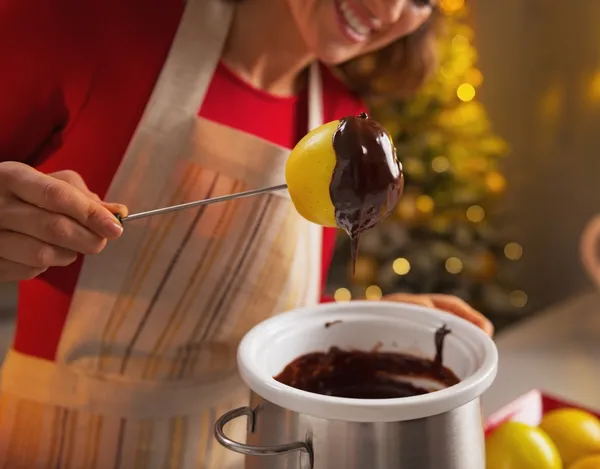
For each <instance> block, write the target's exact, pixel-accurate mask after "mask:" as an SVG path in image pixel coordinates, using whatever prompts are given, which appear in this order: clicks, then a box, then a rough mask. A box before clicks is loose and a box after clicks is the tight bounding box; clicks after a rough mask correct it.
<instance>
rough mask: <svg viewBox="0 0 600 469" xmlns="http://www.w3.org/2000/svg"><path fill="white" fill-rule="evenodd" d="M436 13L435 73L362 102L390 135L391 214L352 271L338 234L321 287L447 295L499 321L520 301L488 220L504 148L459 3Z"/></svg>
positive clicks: (506, 250) (374, 294) (520, 308)
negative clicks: (399, 93)
mask: <svg viewBox="0 0 600 469" xmlns="http://www.w3.org/2000/svg"><path fill="white" fill-rule="evenodd" d="M440 10H441V11H442V13H443V14H444V16H445V18H444V28H443V29H442V30H441V31H440V34H439V36H438V49H439V52H438V55H439V64H440V67H439V69H438V72H437V73H436V75H435V76H434V77H433V78H432V79H431V80H429V81H428V83H427V84H426V85H425V87H424V88H423V89H422V90H421V91H420V92H419V93H418V94H417V95H415V96H413V97H411V98H410V99H406V100H402V101H392V102H390V101H389V100H387V101H385V102H383V103H382V102H371V103H369V104H370V109H371V114H372V117H373V118H374V119H376V120H378V121H379V122H381V123H382V124H383V125H384V126H385V127H386V128H387V129H388V130H389V131H390V133H391V135H392V137H393V138H394V141H395V144H396V148H397V150H398V156H399V158H400V161H401V162H402V164H403V168H404V175H405V192H404V195H403V196H402V198H401V199H400V201H399V203H398V205H397V209H396V212H395V213H394V214H393V215H392V216H390V217H389V218H388V219H387V220H386V221H385V222H383V223H382V224H380V225H379V226H378V227H376V228H374V229H372V230H370V231H368V232H366V233H364V234H363V236H362V238H361V245H360V253H359V258H358V261H357V264H356V272H355V274H354V275H352V272H351V267H350V259H349V253H350V248H349V246H348V239H347V236H346V235H345V234H341V235H340V238H339V242H338V248H337V250H336V254H335V257H334V262H333V268H332V272H331V275H330V279H329V286H330V289H331V293H332V294H333V295H334V297H335V298H336V300H337V301H344V300H348V299H350V298H364V297H367V298H369V299H378V298H380V297H381V296H382V295H383V294H387V293H393V292H409V293H447V294H453V295H457V296H459V297H461V298H463V299H464V300H466V301H467V302H469V303H470V304H472V305H473V306H474V307H475V308H477V309H478V310H480V311H482V312H483V313H484V314H486V315H487V316H488V317H490V318H491V319H492V320H493V321H494V323H495V324H496V327H497V328H498V327H500V328H501V327H502V326H503V325H505V324H506V323H510V322H512V321H513V320H515V319H516V318H517V317H520V316H521V315H522V314H523V313H524V311H525V308H526V304H527V295H526V294H525V292H523V291H521V290H519V289H518V288H517V286H516V285H514V284H513V279H514V273H515V269H516V267H517V266H516V263H517V261H518V260H519V259H520V258H521V256H522V248H521V246H520V245H519V244H518V243H517V242H515V241H514V240H511V239H510V238H507V233H505V232H503V231H502V230H500V229H499V227H500V226H501V225H502V224H501V221H500V219H499V217H498V216H494V217H490V215H491V214H492V213H494V212H495V211H496V210H495V209H496V205H497V201H498V199H499V196H501V195H502V193H503V192H504V190H505V186H506V181H505V178H504V176H503V175H502V173H501V171H500V169H499V162H500V159H501V158H502V156H504V155H505V154H506V152H507V147H506V144H505V142H504V141H503V140H502V139H501V138H499V137H498V136H496V135H495V134H494V133H493V131H492V129H491V127H490V123H489V120H488V118H487V115H486V112H485V109H484V108H483V106H482V105H481V104H480V103H479V102H478V101H477V99H476V95H477V88H478V87H479V86H480V85H481V84H482V82H483V76H482V74H481V72H480V71H479V70H478V69H477V68H476V60H477V52H476V50H475V48H474V46H473V45H472V41H473V30H472V29H471V27H470V26H469V25H468V23H467V21H466V18H467V10H466V6H465V5H464V0H442V1H441V2H440Z"/></svg>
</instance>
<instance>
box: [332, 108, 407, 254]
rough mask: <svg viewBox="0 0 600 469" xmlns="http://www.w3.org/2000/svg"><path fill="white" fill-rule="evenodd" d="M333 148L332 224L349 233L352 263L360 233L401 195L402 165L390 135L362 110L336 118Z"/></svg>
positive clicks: (392, 205)
mask: <svg viewBox="0 0 600 469" xmlns="http://www.w3.org/2000/svg"><path fill="white" fill-rule="evenodd" d="M333 149H334V152H335V156H336V165H335V168H334V170H333V176H332V179H331V183H330V185H329V194H330V196H331V201H332V203H333V206H334V209H335V219H336V223H337V225H338V226H339V227H340V228H342V229H343V230H345V231H346V233H348V235H349V236H350V242H351V256H352V263H353V266H354V264H355V263H356V257H357V255H358V245H359V240H360V234H361V233H362V232H363V231H365V230H367V229H369V228H372V227H373V226H375V225H376V224H377V223H378V222H379V221H380V220H382V219H384V218H385V217H386V216H387V215H388V214H389V213H390V212H391V211H392V210H393V208H394V207H395V205H396V203H397V202H398V199H399V198H400V195H401V194H402V189H403V187H404V177H403V174H402V165H401V164H400V162H399V161H398V158H397V156H396V148H395V147H394V144H393V142H392V138H391V137H390V134H389V133H388V132H387V131H386V130H385V129H384V128H383V127H382V126H381V125H380V124H378V123H377V122H375V121H373V120H371V119H369V118H368V116H367V115H366V114H364V113H363V114H361V115H360V116H358V117H346V118H344V119H341V120H340V125H339V126H338V128H337V130H336V131H335V133H334V134H333Z"/></svg>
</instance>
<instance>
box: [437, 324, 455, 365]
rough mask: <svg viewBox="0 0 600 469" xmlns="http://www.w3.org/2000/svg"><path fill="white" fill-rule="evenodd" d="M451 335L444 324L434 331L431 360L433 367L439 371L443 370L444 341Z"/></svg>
mask: <svg viewBox="0 0 600 469" xmlns="http://www.w3.org/2000/svg"><path fill="white" fill-rule="evenodd" d="M451 333H452V331H451V330H450V329H448V327H447V326H446V324H444V325H443V326H442V327H440V328H439V329H438V330H437V331H435V359H434V360H433V365H434V366H435V367H436V369H438V370H441V369H442V368H443V364H444V342H445V341H446V336H447V335H448V334H451Z"/></svg>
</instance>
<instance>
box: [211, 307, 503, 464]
mask: <svg viewBox="0 0 600 469" xmlns="http://www.w3.org/2000/svg"><path fill="white" fill-rule="evenodd" d="M338 321H339V322H338ZM328 323H330V324H331V323H333V324H332V325H331V326H330V327H326V326H325V325H326V324H328ZM444 324H446V325H447V326H448V327H449V328H450V329H451V330H452V333H451V334H450V335H449V336H447V337H446V341H445V347H444V356H443V359H444V361H443V363H444V365H445V366H446V367H448V368H450V369H451V370H452V371H454V373H455V374H456V375H457V376H458V377H459V378H460V379H461V382H460V383H459V384H456V385H454V386H451V387H449V388H447V389H442V390H439V391H436V392H432V393H430V394H426V395H421V396H413V397H405V398H400V399H377V400H375V399H373V400H366V399H348V398H338V397H331V396H324V395H319V394H313V393H309V392H305V391H301V390H298V389H295V388H291V387H289V386H286V385H284V384H281V383H279V382H278V381H276V380H275V379H274V378H273V376H276V375H277V374H279V373H280V372H281V371H282V370H283V369H284V367H285V366H286V365H287V364H289V363H290V362H291V361H293V360H294V359H296V358H297V357H299V356H301V355H304V354H306V353H310V352H315V351H327V350H328V349H329V348H330V347H331V346H337V347H340V348H342V349H359V350H372V349H373V348H374V347H375V346H379V350H381V351H396V352H404V353H411V354H415V355H421V356H426V357H431V358H433V357H434V355H435V344H434V334H435V331H436V330H437V329H438V328H440V327H441V326H442V325H444ZM497 364H498V354H497V351H496V347H495V345H494V343H493V341H492V340H491V339H490V338H489V337H488V336H487V335H486V334H485V333H484V332H483V331H481V330H480V329H478V328H477V327H475V326H474V325H472V324H470V323H469V322H467V321H465V320H463V319H461V318H458V317H456V316H452V315H450V314H447V313H443V312H441V311H437V310H433V309H428V308H423V307H419V306H414V305H408V304H402V303H390V302H362V301H361V302H358V301H355V302H349V303H338V304H328V305H320V306H318V307H315V308H306V309H301V310H296V311H291V312H288V313H284V314H281V315H278V316H275V317H273V318H271V319H268V320H266V321H264V322H262V323H260V324H259V325H257V326H256V327H254V328H253V329H252V330H251V331H250V332H249V333H248V334H247V335H246V336H245V337H244V338H243V340H242V342H241V344H240V347H239V349H238V366H239V371H240V374H241V376H242V379H243V380H244V381H245V382H246V384H247V385H248V386H249V387H250V389H251V390H252V405H251V407H250V408H243V409H236V410H235V411H233V412H231V413H228V414H226V415H225V416H223V418H221V419H219V421H218V422H217V426H216V433H217V439H218V440H219V441H220V443H221V444H224V445H225V446H227V447H229V448H230V449H232V450H234V451H239V452H243V453H246V454H250V455H265V454H269V455H273V454H279V455H280V456H277V457H273V456H271V457H270V458H269V457H262V458H258V459H256V458H249V459H248V461H250V462H249V463H248V464H249V465H250V466H248V465H247V466H248V467H253V468H255V467H260V468H269V469H270V468H276V467H305V466H309V467H310V466H312V467H314V468H316V469H330V468H331V469H333V468H334V467H344V468H345V469H363V467H364V468H365V469H367V468H368V469H379V468H381V469H387V468H391V467H394V469H409V468H410V469H417V468H418V469H433V468H436V469H459V468H460V469H483V468H484V452H483V429H482V422H481V415H480V411H479V397H480V396H481V394H482V393H483V392H484V391H485V390H486V389H487V388H488V387H489V386H490V385H491V383H492V381H493V380H494V378H495V375H496V370H497ZM257 408H258V410H257ZM239 415H248V416H249V417H250V418H251V420H252V426H251V428H250V431H249V434H248V444H249V445H251V446H248V445H240V444H237V443H235V442H232V441H231V440H229V439H227V437H226V436H225V435H224V434H223V431H222V427H223V425H224V424H225V423H226V422H227V421H229V420H231V419H232V418H235V417H237V416H239ZM414 442H419V443H420V444H414ZM409 443H410V444H409ZM282 445H283V446H282ZM357 445H359V446H360V447H362V449H361V454H360V455H357ZM265 446H270V448H267V451H265V448H264V447H265ZM282 447H285V451H282V449H281V448H282ZM248 448H250V449H248ZM432 448H437V449H436V450H434V449H432ZM276 449H278V450H277V451H276ZM293 451H300V452H304V453H306V454H305V457H304V459H302V458H298V454H289V453H290V452H293ZM432 451H433V453H432ZM281 454H286V455H285V456H282V455H281ZM282 458H296V459H298V460H297V461H296V462H292V463H290V464H292V465H291V466H286V465H285V464H288V462H285V461H283V459H282ZM332 458H333V459H332ZM334 460H335V461H337V462H336V463H335V465H332V464H334ZM294 461H295V459H294ZM342 462H343V464H342Z"/></svg>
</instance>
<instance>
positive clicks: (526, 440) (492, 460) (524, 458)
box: [485, 422, 563, 469]
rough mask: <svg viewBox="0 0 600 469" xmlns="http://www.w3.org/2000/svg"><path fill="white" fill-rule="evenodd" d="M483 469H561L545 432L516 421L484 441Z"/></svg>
mask: <svg viewBox="0 0 600 469" xmlns="http://www.w3.org/2000/svg"><path fill="white" fill-rule="evenodd" d="M485 451H486V455H485V459H486V469H563V464H562V461H561V459H560V455H559V454H558V450H557V449H556V446H554V443H552V440H550V438H549V437H548V435H546V433H545V432H544V431H543V430H541V429H539V428H536V427H531V426H529V425H525V424H524V423H520V422H506V423H504V424H502V425H501V426H500V427H498V428H497V429H496V430H494V432H493V433H492V434H491V435H490V436H489V437H488V438H487V440H486V442H485Z"/></svg>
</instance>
